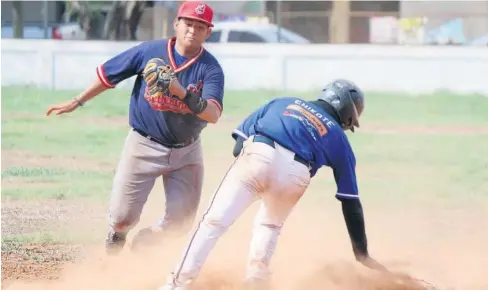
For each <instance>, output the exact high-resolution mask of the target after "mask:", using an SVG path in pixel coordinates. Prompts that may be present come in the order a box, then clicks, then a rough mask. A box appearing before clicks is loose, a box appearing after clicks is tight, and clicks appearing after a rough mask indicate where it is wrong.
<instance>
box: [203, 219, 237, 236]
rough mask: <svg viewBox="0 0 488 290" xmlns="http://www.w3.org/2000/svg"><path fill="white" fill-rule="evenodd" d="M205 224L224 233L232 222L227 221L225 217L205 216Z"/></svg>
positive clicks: (215, 230)
mask: <svg viewBox="0 0 488 290" xmlns="http://www.w3.org/2000/svg"><path fill="white" fill-rule="evenodd" d="M203 224H204V226H206V227H207V228H209V229H211V230H212V231H214V232H218V233H224V232H225V231H227V229H228V228H229V226H230V224H229V223H226V222H225V221H224V220H223V219H221V218H212V217H208V218H205V220H204V221H203Z"/></svg>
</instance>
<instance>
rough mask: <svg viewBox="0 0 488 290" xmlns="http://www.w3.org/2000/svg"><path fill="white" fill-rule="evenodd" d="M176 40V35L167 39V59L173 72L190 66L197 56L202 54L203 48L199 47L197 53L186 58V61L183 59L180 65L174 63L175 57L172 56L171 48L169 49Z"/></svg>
mask: <svg viewBox="0 0 488 290" xmlns="http://www.w3.org/2000/svg"><path fill="white" fill-rule="evenodd" d="M175 42H176V37H172V38H170V39H169V40H168V47H167V49H168V59H169V63H170V65H171V68H173V70H174V71H175V72H180V71H182V70H184V69H186V68H188V67H189V66H191V65H192V64H194V63H195V62H196V61H197V60H198V59H199V58H200V56H201V55H202V54H203V51H204V48H203V47H201V48H200V51H199V52H198V53H197V55H195V56H194V57H193V58H190V59H188V60H187V61H185V62H184V63H183V64H182V65H181V66H180V67H179V66H178V65H177V64H176V61H175V58H174V56H173V50H172V49H171V47H172V46H173V45H174V43H175Z"/></svg>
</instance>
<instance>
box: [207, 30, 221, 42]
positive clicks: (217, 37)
mask: <svg viewBox="0 0 488 290" xmlns="http://www.w3.org/2000/svg"><path fill="white" fill-rule="evenodd" d="M221 34H222V32H220V31H212V34H210V36H209V37H208V38H207V40H206V41H205V42H220V35H221Z"/></svg>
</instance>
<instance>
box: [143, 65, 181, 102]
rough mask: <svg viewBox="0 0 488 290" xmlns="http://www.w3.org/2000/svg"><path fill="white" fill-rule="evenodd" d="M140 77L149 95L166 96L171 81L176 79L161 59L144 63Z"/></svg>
mask: <svg viewBox="0 0 488 290" xmlns="http://www.w3.org/2000/svg"><path fill="white" fill-rule="evenodd" d="M142 75H143V77H144V80H145V81H146V84H147V88H148V89H149V93H150V94H151V95H153V94H156V93H158V92H162V93H164V94H167V93H168V90H169V86H170V84H171V81H172V80H174V79H176V73H175V72H174V71H173V69H172V68H171V66H169V65H168V64H166V63H165V62H164V60H162V59H161V58H152V59H150V60H149V61H148V62H147V63H146V66H145V67H144V71H143V72H142Z"/></svg>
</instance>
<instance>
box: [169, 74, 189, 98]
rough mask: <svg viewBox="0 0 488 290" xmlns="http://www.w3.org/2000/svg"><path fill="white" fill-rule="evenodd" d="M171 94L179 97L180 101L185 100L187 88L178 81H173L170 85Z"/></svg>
mask: <svg viewBox="0 0 488 290" xmlns="http://www.w3.org/2000/svg"><path fill="white" fill-rule="evenodd" d="M169 92H170V93H171V94H172V95H175V96H177V97H178V98H180V99H182V100H183V99H184V98H185V96H186V90H185V88H184V87H183V86H182V85H181V84H180V82H179V81H178V79H176V78H175V79H172V80H171V81H170V83H169Z"/></svg>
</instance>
